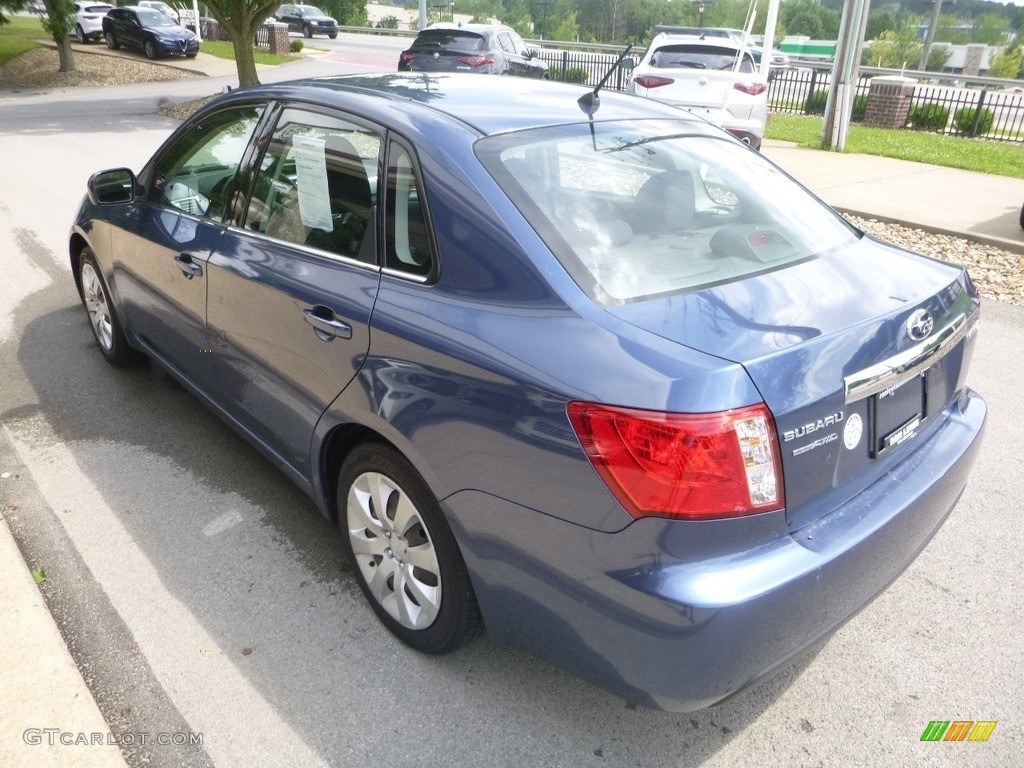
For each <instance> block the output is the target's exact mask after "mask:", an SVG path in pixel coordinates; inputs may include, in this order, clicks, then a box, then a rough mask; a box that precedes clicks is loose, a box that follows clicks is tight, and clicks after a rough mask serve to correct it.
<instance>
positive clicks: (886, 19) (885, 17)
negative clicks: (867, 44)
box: [864, 10, 896, 40]
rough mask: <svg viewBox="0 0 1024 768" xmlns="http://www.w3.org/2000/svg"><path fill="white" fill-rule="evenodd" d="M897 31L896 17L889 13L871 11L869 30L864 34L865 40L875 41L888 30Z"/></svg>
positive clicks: (869, 14)
mask: <svg viewBox="0 0 1024 768" xmlns="http://www.w3.org/2000/svg"><path fill="white" fill-rule="evenodd" d="M895 29H896V17H895V16H893V15H892V14H891V13H890V12H889V11H883V10H877V11H876V10H871V11H870V12H869V13H868V28H867V31H866V32H865V33H864V39H865V40H874V39H875V38H877V37H878V36H879V35H880V34H882V33H883V32H885V31H887V30H895Z"/></svg>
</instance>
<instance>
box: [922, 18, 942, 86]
mask: <svg viewBox="0 0 1024 768" xmlns="http://www.w3.org/2000/svg"><path fill="white" fill-rule="evenodd" d="M941 13H942V0H932V20H931V22H930V23H929V24H928V34H927V35H925V38H924V50H922V51H921V63H920V64H919V65H918V66H917V68H918V69H919V70H921V71H922V72H925V71H927V69H928V54H929V53H931V51H932V41H933V40H934V39H935V30H936V29H938V27H939V15H940V14H941Z"/></svg>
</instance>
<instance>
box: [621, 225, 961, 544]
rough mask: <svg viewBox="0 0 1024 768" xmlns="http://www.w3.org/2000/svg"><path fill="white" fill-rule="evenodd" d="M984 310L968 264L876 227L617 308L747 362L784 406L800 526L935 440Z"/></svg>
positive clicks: (765, 392) (788, 473)
mask: <svg viewBox="0 0 1024 768" xmlns="http://www.w3.org/2000/svg"><path fill="white" fill-rule="evenodd" d="M978 310H979V300H978V297H977V294H976V292H975V290H974V288H973V285H972V284H971V283H970V280H969V278H968V277H967V275H966V273H965V272H964V271H963V270H962V269H961V268H959V267H955V266H952V265H948V264H944V263H942V262H939V261H936V260H933V259H930V258H926V257H922V256H917V255H914V254H910V253H907V252H905V251H902V250H900V249H897V248H894V247H891V246H888V245H885V244H883V243H880V242H878V241H875V240H872V239H871V238H869V237H866V236H865V237H863V238H860V239H859V240H858V241H857V242H856V243H855V244H854V245H853V246H851V247H850V248H847V249H843V250H842V251H840V252H838V253H832V254H827V255H824V256H821V257H818V258H814V259H810V260H808V261H804V262H802V263H799V264H795V265H791V266H789V267H786V268H784V269H780V270H776V271H773V272H768V273H765V274H760V275H754V276H752V277H748V278H746V279H741V280H737V281H734V282H729V283H724V284H721V285H717V286H712V287H708V288H705V289H702V290H697V291H692V292H686V293H680V294H676V295H670V296H665V297H660V298H654V299H650V300H645V301H637V302H633V303H627V304H622V305H619V306H612V307H608V308H607V311H609V312H610V313H612V314H614V315H615V316H617V317H620V318H622V319H624V320H626V321H628V322H630V323H632V324H634V325H637V326H639V327H641V328H644V329H645V330H648V331H650V332H652V333H656V334H658V335H660V336H663V337H665V338H668V339H671V340H672V341H675V342H678V343H679V344H683V345H686V346H688V347H691V348H694V349H698V350H700V351H702V352H706V353H709V354H713V355H716V356H718V357H721V358H724V359H726V360H729V361H732V362H736V363H740V364H742V365H743V366H744V368H745V369H746V370H747V372H748V374H749V375H750V377H751V379H752V380H753V382H754V384H755V386H756V387H757V388H758V390H759V391H760V393H761V395H762V397H763V398H764V400H765V402H766V403H767V405H768V407H769V408H770V409H771V411H772V413H773V415H774V417H775V421H776V428H777V430H778V435H779V444H780V448H781V452H782V461H783V474H784V478H785V483H786V500H787V519H788V522H789V524H790V527H791V528H792V529H795V528H799V527H802V526H803V525H806V524H808V523H809V522H811V521H812V520H813V519H814V518H815V517H816V516H817V515H819V514H822V513H823V512H824V511H826V510H827V508H828V507H829V506H831V505H823V504H810V503H809V502H810V501H811V500H812V499H816V498H818V497H819V496H821V494H839V495H841V496H845V495H846V493H850V494H852V493H853V492H855V491H856V490H857V488H856V487H855V486H856V485H857V483H858V482H867V481H868V480H867V478H868V476H869V475H871V473H869V472H866V471H865V470H866V469H867V468H868V467H869V466H870V465H872V464H875V463H877V462H879V461H888V460H889V459H890V458H891V457H893V456H899V455H900V454H902V453H903V452H904V451H906V450H908V449H909V446H912V445H913V444H914V443H915V442H917V441H919V440H921V439H925V438H924V436H925V435H926V434H927V432H928V431H929V428H930V427H931V426H932V425H933V424H934V423H935V422H937V421H938V420H939V418H940V416H941V413H942V411H943V410H944V409H945V408H946V407H947V406H948V405H949V404H950V403H951V402H952V401H953V400H954V399H955V398H956V397H957V393H958V392H959V391H960V390H961V389H962V388H963V386H964V379H965V376H966V372H967V368H968V364H969V359H970V352H971V350H972V349H973V336H974V330H975V328H976V322H977V319H978V314H979V313H978ZM737 405H746V403H743V404H741V403H737ZM844 491H845V492H846V493H844Z"/></svg>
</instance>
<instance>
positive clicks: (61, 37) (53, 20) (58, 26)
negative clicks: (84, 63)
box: [43, 0, 75, 72]
mask: <svg viewBox="0 0 1024 768" xmlns="http://www.w3.org/2000/svg"><path fill="white" fill-rule="evenodd" d="M74 28H75V7H74V6H73V5H72V4H71V0H46V18H45V19H43V29H45V30H46V31H47V32H49V33H50V36H51V37H53V42H55V43H56V44H57V61H58V65H57V71H58V72H74V71H75V54H74V53H73V52H72V50H71V30H72V29H74Z"/></svg>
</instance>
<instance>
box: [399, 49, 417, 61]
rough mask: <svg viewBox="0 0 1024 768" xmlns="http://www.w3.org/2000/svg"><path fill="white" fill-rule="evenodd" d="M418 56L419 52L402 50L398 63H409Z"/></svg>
mask: <svg viewBox="0 0 1024 768" xmlns="http://www.w3.org/2000/svg"><path fill="white" fill-rule="evenodd" d="M416 56H417V54H415V53H413V52H412V51H402V52H401V53H400V54H398V63H399V64H408V63H409V62H411V61H412V60H413V59H415V58H416Z"/></svg>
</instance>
